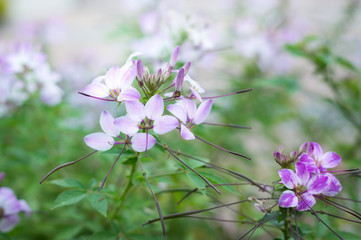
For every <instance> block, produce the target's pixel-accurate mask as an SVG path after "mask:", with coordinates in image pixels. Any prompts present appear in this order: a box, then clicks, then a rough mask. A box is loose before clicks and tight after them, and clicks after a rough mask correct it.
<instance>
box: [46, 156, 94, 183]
mask: <svg viewBox="0 0 361 240" xmlns="http://www.w3.org/2000/svg"><path fill="white" fill-rule="evenodd" d="M97 151H98V150H95V151H93V152H91V153H89V154H87V155H85V156H84V157H81V158H79V159H77V160H75V161H72V162H67V163H64V164H61V165H60V166H57V167H56V168H54V169H53V170H51V171H50V172H48V173H47V174H46V175H45V176H44V177H43V179H41V181H40V182H39V184H41V183H42V182H43V181H44V180H45V179H47V178H48V177H49V176H50V175H51V174H53V173H54V172H56V171H58V170H59V169H61V168H63V167H67V166H69V165H73V164H75V163H77V162H79V161H81V160H83V159H85V158H87V157H89V156H90V155H93V154H94V153H96V152H97Z"/></svg>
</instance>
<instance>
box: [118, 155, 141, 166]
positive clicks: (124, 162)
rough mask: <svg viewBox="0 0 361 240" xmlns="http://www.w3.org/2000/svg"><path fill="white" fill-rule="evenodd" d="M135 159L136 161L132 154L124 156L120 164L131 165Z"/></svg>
mask: <svg viewBox="0 0 361 240" xmlns="http://www.w3.org/2000/svg"><path fill="white" fill-rule="evenodd" d="M137 161H138V157H136V156H132V157H128V158H126V159H125V160H124V161H123V162H122V164H124V165H133V164H135V163H136V162H137Z"/></svg>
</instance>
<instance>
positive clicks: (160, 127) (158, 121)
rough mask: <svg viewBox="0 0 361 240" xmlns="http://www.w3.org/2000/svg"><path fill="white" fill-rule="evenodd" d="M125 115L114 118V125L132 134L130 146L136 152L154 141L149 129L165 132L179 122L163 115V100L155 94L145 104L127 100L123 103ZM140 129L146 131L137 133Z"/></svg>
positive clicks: (148, 147) (145, 149)
mask: <svg viewBox="0 0 361 240" xmlns="http://www.w3.org/2000/svg"><path fill="white" fill-rule="evenodd" d="M125 107H126V109H127V115H126V116H123V117H119V118H117V119H115V121H114V125H115V126H117V128H119V129H120V131H121V132H123V133H124V134H127V135H129V136H133V137H132V139H131V141H132V147H133V149H134V150H135V151H137V152H144V151H147V149H150V148H152V147H153V146H154V144H155V143H156V139H155V138H154V137H153V136H152V135H151V134H148V131H149V130H150V129H153V131H154V132H155V133H157V134H165V133H168V132H170V131H172V130H173V129H175V128H176V127H177V126H178V125H179V123H178V120H177V119H176V118H175V117H172V116H169V115H164V116H162V115H163V112H164V102H163V99H162V97H161V96H160V95H159V94H157V95H155V96H153V97H151V98H150V99H149V100H148V102H147V103H146V104H145V106H144V105H143V104H142V103H141V102H139V101H128V102H126V103H125ZM140 129H143V130H145V131H146V133H138V131H139V130H140Z"/></svg>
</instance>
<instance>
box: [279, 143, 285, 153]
mask: <svg viewBox="0 0 361 240" xmlns="http://www.w3.org/2000/svg"><path fill="white" fill-rule="evenodd" d="M278 149H279V151H280V153H284V151H285V150H284V148H283V146H282V145H280V146H279V147H278Z"/></svg>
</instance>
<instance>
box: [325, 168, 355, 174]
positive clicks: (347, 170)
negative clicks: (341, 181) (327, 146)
mask: <svg viewBox="0 0 361 240" xmlns="http://www.w3.org/2000/svg"><path fill="white" fill-rule="evenodd" d="M358 170H360V168H354V169H346V170H333V171H324V172H321V173H326V172H329V173H334V172H335V173H337V172H354V171H358Z"/></svg>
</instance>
